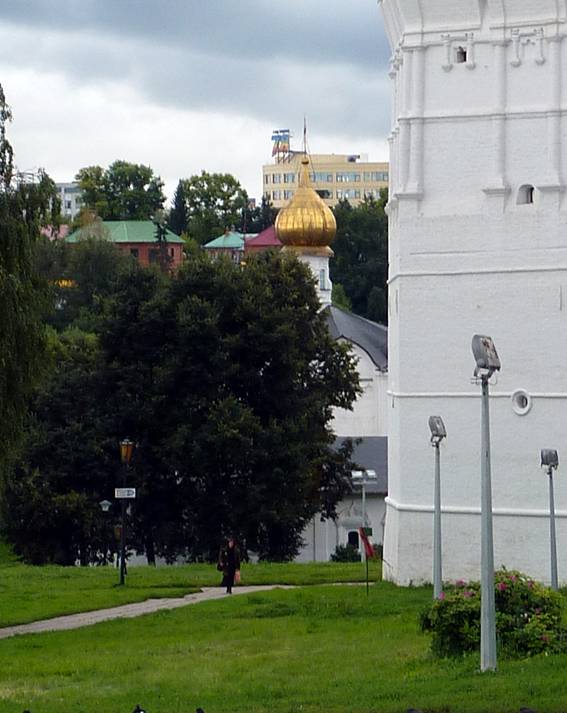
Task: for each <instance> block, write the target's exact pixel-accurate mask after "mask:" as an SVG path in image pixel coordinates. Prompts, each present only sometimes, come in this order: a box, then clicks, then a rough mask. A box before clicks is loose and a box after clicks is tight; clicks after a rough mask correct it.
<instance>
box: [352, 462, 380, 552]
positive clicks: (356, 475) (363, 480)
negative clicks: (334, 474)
mask: <svg viewBox="0 0 567 713" xmlns="http://www.w3.org/2000/svg"><path fill="white" fill-rule="evenodd" d="M351 475H352V479H353V480H354V481H359V482H360V487H361V509H362V518H361V519H362V527H364V528H365V529H366V486H367V484H368V483H369V482H371V481H375V480H376V471H375V470H353V471H351ZM366 534H372V533H366ZM360 552H361V560H362V562H365V561H366V552H365V551H364V547H361V548H360Z"/></svg>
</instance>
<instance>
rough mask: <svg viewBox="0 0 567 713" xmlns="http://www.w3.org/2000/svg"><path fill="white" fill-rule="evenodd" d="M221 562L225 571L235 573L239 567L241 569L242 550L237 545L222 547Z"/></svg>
mask: <svg viewBox="0 0 567 713" xmlns="http://www.w3.org/2000/svg"><path fill="white" fill-rule="evenodd" d="M219 564H220V566H221V569H222V571H223V572H225V573H229V574H234V573H235V572H236V570H237V569H240V550H239V549H238V547H237V546H236V545H235V546H234V547H229V546H228V545H226V546H225V547H221V549H220V552H219Z"/></svg>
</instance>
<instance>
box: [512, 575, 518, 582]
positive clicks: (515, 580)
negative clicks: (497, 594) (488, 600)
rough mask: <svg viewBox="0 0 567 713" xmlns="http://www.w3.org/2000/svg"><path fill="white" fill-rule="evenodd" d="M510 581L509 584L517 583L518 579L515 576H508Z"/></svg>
mask: <svg viewBox="0 0 567 713" xmlns="http://www.w3.org/2000/svg"><path fill="white" fill-rule="evenodd" d="M510 581H511V582H517V581H518V578H517V577H516V575H515V574H512V575H510Z"/></svg>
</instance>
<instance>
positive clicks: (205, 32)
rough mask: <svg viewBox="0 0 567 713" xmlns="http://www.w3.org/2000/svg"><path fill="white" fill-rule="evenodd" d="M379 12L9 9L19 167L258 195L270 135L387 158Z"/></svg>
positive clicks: (351, 2)
mask: <svg viewBox="0 0 567 713" xmlns="http://www.w3.org/2000/svg"><path fill="white" fill-rule="evenodd" d="M388 57H389V50H388V46H387V41H386V38H385V36H384V32H383V28H382V21H381V17H380V12H379V9H378V6H377V2H376V0H285V1H282V2H275V0H57V1H55V0H0V82H1V84H2V85H3V87H4V91H5V93H6V97H7V100H8V103H9V104H10V105H11V107H12V111H13V114H14V121H13V124H12V126H11V127H10V129H9V137H10V139H11V141H12V144H13V146H14V149H15V153H16V162H17V165H18V167H19V168H20V169H22V170H27V169H32V168H37V167H40V166H41V167H44V168H46V169H47V171H48V172H49V173H50V174H51V176H52V177H53V178H54V179H55V180H57V181H65V180H72V179H73V177H74V176H75V174H76V173H77V171H78V169H79V168H81V167H82V166H88V165H92V164H100V165H102V166H107V165H108V164H109V163H111V162H112V161H113V160H115V159H125V160H127V161H132V162H135V163H145V164H149V165H150V166H152V168H153V169H154V171H155V172H156V173H157V174H159V175H161V177H162V178H163V179H164V181H165V182H166V189H167V193H168V194H169V195H171V194H172V192H173V190H174V188H175V186H176V184H177V181H178V180H179V178H183V177H187V176H190V175H192V174H194V173H199V172H200V171H201V170H202V169H205V170H207V171H218V172H228V173H232V174H233V175H235V176H236V177H237V178H238V180H240V182H241V183H242V184H243V185H244V187H245V188H246V189H247V190H248V192H249V194H250V195H251V196H255V197H257V198H259V197H260V195H261V191H262V185H261V166H262V164H263V163H268V162H270V161H271V142H270V138H271V132H272V129H276V128H278V129H279V128H289V129H291V131H292V132H293V134H294V137H295V138H294V139H292V148H293V147H295V148H300V147H301V134H302V124H303V115H304V114H305V115H306V116H307V123H308V131H309V147H310V150H311V152H312V153H327V152H335V153H366V154H368V155H369V159H370V160H387V158H388V155H387V143H386V136H387V134H388V130H389V121H390V119H389V116H390V114H389V92H390V86H389V79H388V76H387V60H388Z"/></svg>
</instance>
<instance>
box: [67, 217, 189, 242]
mask: <svg viewBox="0 0 567 713" xmlns="http://www.w3.org/2000/svg"><path fill="white" fill-rule="evenodd" d="M99 226H102V228H103V230H100V228H99ZM97 236H100V237H103V238H106V239H107V240H110V242H111V243H155V242H157V238H156V226H155V223H152V221H151V220H103V221H101V222H100V223H98V222H97V223H94V224H92V225H87V226H85V227H84V228H80V229H79V230H75V231H74V232H73V233H71V235H68V236H67V237H66V238H65V240H66V242H68V243H76V242H77V241H78V240H81V239H82V238H83V239H84V238H90V237H97ZM165 237H166V240H167V242H168V243H183V239H182V238H180V237H179V235H176V234H175V233H172V232H171V230H167V229H166V231H165Z"/></svg>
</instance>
